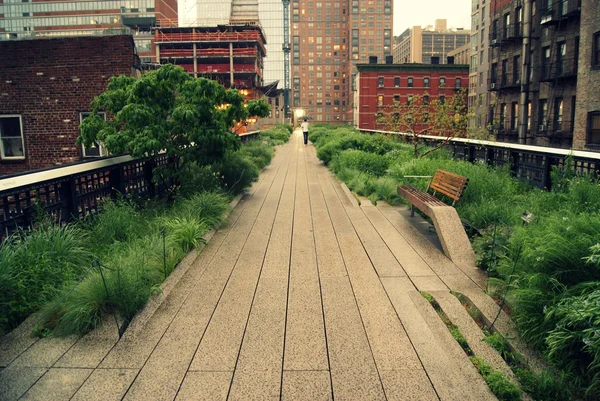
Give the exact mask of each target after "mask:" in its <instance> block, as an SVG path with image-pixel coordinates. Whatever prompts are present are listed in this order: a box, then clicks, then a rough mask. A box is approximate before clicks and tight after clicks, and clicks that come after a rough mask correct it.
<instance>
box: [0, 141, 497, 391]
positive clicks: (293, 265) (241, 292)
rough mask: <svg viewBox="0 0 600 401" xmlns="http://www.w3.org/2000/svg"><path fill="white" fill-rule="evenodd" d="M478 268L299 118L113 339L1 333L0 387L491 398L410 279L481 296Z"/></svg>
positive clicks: (424, 286) (109, 330) (109, 335)
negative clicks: (352, 171)
mask: <svg viewBox="0 0 600 401" xmlns="http://www.w3.org/2000/svg"><path fill="white" fill-rule="evenodd" d="M472 277H474V278H472ZM477 281H478V280H477V274H476V272H475V271H463V270H461V268H459V267H457V266H456V265H454V264H453V263H452V262H451V261H450V260H448V259H447V258H446V257H445V256H444V255H443V254H442V253H441V252H440V251H439V249H438V248H436V247H435V246H434V245H432V242H431V241H429V240H428V239H427V238H425V237H424V236H423V235H422V233H420V232H419V231H418V230H417V229H415V227H414V226H413V225H411V224H410V223H409V222H408V221H407V220H406V218H405V217H404V216H403V215H402V212H401V211H400V212H399V211H398V209H396V208H393V207H391V206H388V205H386V204H385V203H380V204H378V206H377V207H375V206H372V205H371V204H370V203H368V202H362V204H361V206H359V205H358V203H357V202H356V200H355V199H354V198H353V197H352V195H351V194H350V193H349V192H348V191H347V189H346V188H345V187H344V186H343V185H341V184H340V183H339V182H338V181H337V180H336V179H335V177H333V176H332V174H331V173H330V172H329V171H328V170H327V168H326V167H324V166H323V165H322V164H321V163H320V162H319V161H318V159H317V158H316V155H315V149H314V147H313V146H312V145H308V146H304V145H303V144H302V141H301V133H299V132H295V133H294V135H293V136H292V138H291V140H290V143H289V144H287V145H284V146H282V147H280V148H279V149H278V150H277V155H276V157H275V158H274V160H273V162H272V163H271V165H270V166H268V167H267V168H266V169H265V170H264V171H263V173H262V174H261V178H260V181H259V182H257V183H256V184H255V185H254V186H253V187H252V188H251V190H250V191H249V193H248V194H247V195H245V196H244V197H243V198H242V200H241V201H240V202H239V204H238V205H237V206H236V208H235V209H234V211H233V212H232V214H231V216H230V218H229V224H228V226H227V227H225V228H224V229H222V230H219V231H218V232H217V233H216V234H215V235H214V237H213V238H212V239H211V241H210V243H209V244H208V246H207V247H206V248H205V249H204V251H203V252H202V253H201V254H200V256H199V257H198V258H197V259H196V260H195V261H194V262H193V264H192V265H191V266H190V268H189V269H188V270H186V271H185V273H183V276H182V277H181V279H180V280H178V281H177V283H176V285H175V286H174V287H173V288H172V290H171V291H169V293H168V295H166V296H164V297H162V298H161V300H160V302H158V303H156V305H155V306H154V308H153V309H149V310H151V313H150V312H145V313H142V316H144V318H141V317H140V319H138V321H137V322H135V323H134V324H133V325H132V326H131V327H130V328H129V330H128V331H127V332H126V334H125V336H124V337H123V338H122V339H121V340H120V341H117V340H118V339H117V337H116V335H115V331H114V327H113V326H110V325H108V324H107V325H106V326H104V327H103V328H102V329H100V330H97V331H95V332H93V333H90V335H87V336H85V337H83V338H80V339H78V338H65V339H44V340H38V341H36V340H34V339H31V338H30V337H27V336H26V335H24V334H23V333H22V332H21V333H16V334H13V336H11V337H9V338H7V339H4V340H3V343H2V347H3V349H2V350H0V366H2V367H4V368H3V370H2V371H0V399H1V400H17V399H22V400H44V401H52V400H86V401H90V400H128V401H129V400H140V401H141V400H144V401H152V400H182V401H183V400H225V399H228V400H275V399H284V400H331V399H335V400H438V399H441V400H478V401H480V400H493V399H495V398H494V396H493V395H492V394H491V392H490V391H489V389H488V388H487V386H486V384H485V383H484V381H483V380H482V379H481V377H480V375H479V374H478V373H477V372H476V370H475V368H474V367H473V365H472V364H471V362H470V361H469V360H468V358H467V357H466V356H465V354H464V352H463V351H462V349H461V348H460V346H458V344H457V343H456V341H455V340H454V339H453V338H452V336H451V335H450V334H449V332H448V330H447V328H446V327H445V326H444V324H443V323H442V322H441V320H440V319H439V318H438V316H437V314H436V312H435V311H434V310H433V309H432V308H431V306H430V305H429V304H428V303H427V301H426V300H425V299H424V298H423V297H422V296H421V295H420V294H419V292H418V291H419V290H421V291H427V292H431V293H434V292H435V293H438V294H440V297H442V298H443V296H444V294H448V292H449V290H450V289H455V290H459V291H462V292H464V293H466V294H467V295H468V294H474V295H476V296H473V298H475V299H479V300H480V301H481V302H483V303H486V305H489V302H490V301H491V300H490V299H488V298H487V296H486V295H485V294H484V293H483V292H482V290H481V288H480V287H479V286H478V284H477ZM444 302H445V303H451V302H452V299H451V298H444ZM492 302H493V301H492ZM452 313H453V314H457V315H458V316H459V317H462V318H464V315H462V316H461V314H466V312H464V310H461V308H460V307H458V308H454V309H453V310H452ZM471 326H473V325H471ZM475 329H476V326H475ZM474 338H477V337H476V335H475V337H474Z"/></svg>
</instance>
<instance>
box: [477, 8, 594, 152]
mask: <svg viewBox="0 0 600 401" xmlns="http://www.w3.org/2000/svg"><path fill="white" fill-rule="evenodd" d="M592 3H595V4H596V6H597V4H598V2H597V1H595V2H592ZM590 8H591V9H594V7H593V6H590ZM596 8H597V7H596ZM490 12H491V16H490V21H491V27H490V28H491V29H490V39H489V40H490V53H491V57H490V69H489V83H488V85H489V86H488V87H489V90H490V92H491V101H490V105H491V110H490V117H489V120H488V121H489V123H490V125H491V127H492V132H493V133H494V134H495V135H496V137H497V139H498V140H500V141H506V142H518V143H523V144H531V145H540V146H554V147H562V148H570V147H572V146H573V132H574V127H575V118H576V116H575V114H576V113H575V110H576V103H577V97H578V86H580V85H579V83H578V77H577V71H578V68H579V60H580V42H581V38H580V25H581V24H580V16H581V0H538V1H536V2H534V1H531V0H527V1H518V0H513V1H510V0H493V1H492V3H491V10H490ZM590 12H591V13H593V11H592V10H590ZM582 43H583V44H584V46H587V45H588V44H587V43H585V42H582ZM588 54H589V53H588ZM588 65H589V64H588Z"/></svg>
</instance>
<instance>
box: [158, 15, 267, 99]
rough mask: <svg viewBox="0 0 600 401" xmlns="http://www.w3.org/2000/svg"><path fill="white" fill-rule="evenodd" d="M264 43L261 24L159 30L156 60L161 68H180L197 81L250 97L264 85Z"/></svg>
mask: <svg viewBox="0 0 600 401" xmlns="http://www.w3.org/2000/svg"><path fill="white" fill-rule="evenodd" d="M265 43H266V40H265V36H264V34H263V32H262V29H261V27H260V25H258V24H256V25H223V26H217V27H198V28H164V29H163V28H157V29H156V30H155V32H154V44H155V46H156V59H157V60H160V63H161V64H166V63H171V64H175V65H179V66H181V67H183V69H185V70H186V71H188V72H189V73H190V74H193V75H194V77H206V78H210V79H214V80H216V81H218V82H219V83H221V84H222V85H223V86H225V87H226V88H237V89H240V90H244V92H243V93H248V94H250V92H254V91H255V90H256V89H257V87H261V86H262V85H263V77H262V71H263V58H264V57H265V55H266V51H265ZM250 97H251V98H254V97H253V96H250Z"/></svg>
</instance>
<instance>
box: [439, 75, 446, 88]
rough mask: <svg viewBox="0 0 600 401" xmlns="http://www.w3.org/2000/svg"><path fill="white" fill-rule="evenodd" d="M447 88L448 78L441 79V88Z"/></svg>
mask: <svg viewBox="0 0 600 401" xmlns="http://www.w3.org/2000/svg"><path fill="white" fill-rule="evenodd" d="M445 87H446V78H444V77H441V78H440V88H445Z"/></svg>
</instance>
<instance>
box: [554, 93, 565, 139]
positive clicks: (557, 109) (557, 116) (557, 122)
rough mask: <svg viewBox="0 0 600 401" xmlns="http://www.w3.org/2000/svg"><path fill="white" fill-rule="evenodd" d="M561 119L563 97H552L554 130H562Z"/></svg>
mask: <svg viewBox="0 0 600 401" xmlns="http://www.w3.org/2000/svg"><path fill="white" fill-rule="evenodd" d="M562 120H563V98H562V97H557V98H556V99H554V130H555V131H561V130H562Z"/></svg>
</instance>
